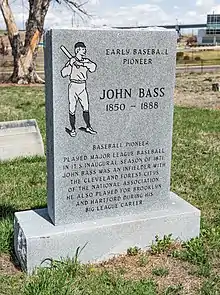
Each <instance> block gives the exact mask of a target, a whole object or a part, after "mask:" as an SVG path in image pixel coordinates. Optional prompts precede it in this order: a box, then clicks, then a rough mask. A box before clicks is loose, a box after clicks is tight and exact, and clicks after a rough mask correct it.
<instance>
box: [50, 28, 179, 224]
mask: <svg viewBox="0 0 220 295" xmlns="http://www.w3.org/2000/svg"><path fill="white" fill-rule="evenodd" d="M79 42H81V43H79ZM74 46H76V48H75V47H74ZM77 46H81V47H77ZM84 46H85V47H86V49H84V48H83V47H84ZM84 50H86V52H84ZM81 51H82V52H81ZM45 55H46V62H47V64H46V68H45V70H46V76H47V77H50V78H49V79H48V80H47V81H48V82H47V85H46V100H47V128H48V130H47V134H48V169H49V171H50V172H49V174H48V210H49V215H50V217H51V219H52V220H53V222H54V223H55V224H64V223H73V222H74V223H77V222H82V221H86V220H94V219H97V218H102V217H112V216H120V215H127V214H135V213H140V212H144V211H146V210H159V209H160V208H161V206H162V207H164V206H166V203H167V200H168V198H169V192H170V163H171V147H172V144H171V141H172V122H173V90H174V77H175V63H176V58H175V56H176V32H175V31H168V30H163V29H160V30H117V29H113V30H92V29H91V30H66V31H65V34H63V31H62V30H52V31H50V32H48V34H47V37H46V49H45ZM80 59H82V61H81V62H80V61H79V60H80ZM69 63H71V64H73V66H72V67H71V65H70V64H69ZM77 63H78V64H77ZM77 67H78V68H77ZM88 110H89V116H90V124H91V127H92V128H93V130H95V131H96V132H97V133H95V134H90V133H89V132H87V131H89V130H86V126H87V125H86V122H87V121H86V120H87V118H86V116H88V112H86V111H88ZM69 117H71V118H69ZM72 121H74V122H75V124H74V122H72ZM71 122H72V126H71ZM73 125H75V133H76V134H75V133H74V132H72V134H71V130H72V129H73ZM52 126H53V130H51V127H52ZM70 135H73V136H70Z"/></svg>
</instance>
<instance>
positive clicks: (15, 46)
mask: <svg viewBox="0 0 220 295" xmlns="http://www.w3.org/2000/svg"><path fill="white" fill-rule="evenodd" d="M55 1H56V2H58V3H59V4H62V3H66V4H67V5H68V7H69V8H70V9H72V10H74V11H76V12H78V13H81V14H83V15H87V12H86V11H85V10H84V9H83V5H84V4H85V3H84V4H79V3H78V2H77V1H72V0H55ZM28 2H29V15H28V19H27V21H26V33H25V40H24V42H22V40H21V36H20V33H19V30H18V27H17V25H16V22H15V18H14V15H13V12H12V10H11V7H10V5H9V3H8V0H0V9H1V12H2V15H3V18H4V20H5V24H6V28H7V32H8V38H9V41H10V44H11V48H12V55H13V64H14V69H13V74H12V76H11V77H10V81H11V82H13V83H18V84H27V83H41V82H43V80H42V79H41V78H40V77H39V76H38V74H37V73H36V57H37V52H38V43H39V41H40V40H41V37H42V34H43V32H44V21H45V17H46V14H47V12H48V8H49V5H50V4H51V3H52V0H28Z"/></svg>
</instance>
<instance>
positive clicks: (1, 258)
mask: <svg viewBox="0 0 220 295" xmlns="http://www.w3.org/2000/svg"><path fill="white" fill-rule="evenodd" d="M19 272H21V270H20V268H19V266H18V265H15V264H14V262H13V261H12V260H11V257H10V256H9V255H6V254H2V255H0V274H2V275H13V274H17V273H19Z"/></svg>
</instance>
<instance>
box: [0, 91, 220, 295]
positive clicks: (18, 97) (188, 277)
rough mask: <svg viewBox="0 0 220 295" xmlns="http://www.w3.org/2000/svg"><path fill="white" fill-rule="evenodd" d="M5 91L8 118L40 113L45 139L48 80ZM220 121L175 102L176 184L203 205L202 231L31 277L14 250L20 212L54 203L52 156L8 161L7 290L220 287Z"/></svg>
mask: <svg viewBox="0 0 220 295" xmlns="http://www.w3.org/2000/svg"><path fill="white" fill-rule="evenodd" d="M0 91H1V99H0V109H1V113H0V121H9V120H19V119H32V118H34V119H36V120H37V123H38V125H39V128H40V130H41V133H42V135H43V139H44V142H45V102H44V89H43V87H1V89H0ZM202 99H203V98H202ZM182 105H183V103H182ZM219 127H220V110H217V109H214V108H212V109H210V108H208V107H207V108H206V109H201V108H193V107H183V106H176V107H175V113H174V134H173V160H172V177H171V188H172V191H174V192H176V193H177V194H178V195H180V196H181V197H182V198H184V199H185V200H187V201H188V202H190V203H191V204H193V205H194V206H196V207H197V208H199V209H200V210H201V212H202V222H201V228H202V231H201V236H200V238H196V239H192V240H191V241H189V242H187V243H185V244H184V243H183V244H180V243H179V242H178V241H173V240H172V236H167V237H158V238H157V242H156V243H155V244H154V245H153V246H152V247H151V249H150V251H147V252H142V251H140V249H138V248H137V247H136V248H135V247H131V248H129V249H128V250H127V254H125V255H122V256H120V257H119V258H115V259H112V260H110V261H107V262H103V263H102V264H100V265H86V266H83V265H80V264H78V262H77V259H75V260H74V261H68V260H67V261H63V262H61V263H58V262H56V261H53V262H52V264H51V268H49V269H46V270H45V269H41V270H40V271H38V273H37V274H34V275H33V276H30V277H27V276H26V275H25V274H24V273H23V272H21V271H20V269H19V266H18V265H17V263H16V259H15V256H14V253H13V240H12V237H13V213H14V212H15V211H19V210H27V209H31V208H42V207H45V206H46V162H45V158H44V157H32V158H26V159H17V160H15V161H10V162H2V163H1V164H0V175H1V177H0V188H1V190H0V294H1V295H2V294H3V295H12V294H16V295H27V294H36V295H37V294H39V295H49V294H55V293H57V294H59V295H62V294H66V295H70V294H77V295H78V294H97V295H98V294H118V295H119V294H120V295H121V294H122V295H123V294H126V295H127V294H128V295H133V294H149V295H154V294H160V295H168V294H172V295H174V294H190V295H191V294H201V295H216V294H220V213H219V212H220V198H219V192H220V179H219V178H220V157H219V153H220V133H219ZM156 234H157V233H156V232H155V235H156ZM88 246H89V245H87V247H88ZM75 258H77V257H76V256H75ZM79 260H80V256H79ZM82 277H83V279H82Z"/></svg>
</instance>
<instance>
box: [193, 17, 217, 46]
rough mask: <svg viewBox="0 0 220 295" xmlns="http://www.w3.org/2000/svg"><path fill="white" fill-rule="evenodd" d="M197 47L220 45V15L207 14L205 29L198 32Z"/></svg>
mask: <svg viewBox="0 0 220 295" xmlns="http://www.w3.org/2000/svg"><path fill="white" fill-rule="evenodd" d="M197 43H198V45H203V46H205V45H220V14H208V15H207V25H206V29H201V30H198V37H197Z"/></svg>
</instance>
